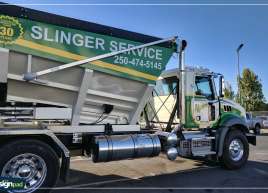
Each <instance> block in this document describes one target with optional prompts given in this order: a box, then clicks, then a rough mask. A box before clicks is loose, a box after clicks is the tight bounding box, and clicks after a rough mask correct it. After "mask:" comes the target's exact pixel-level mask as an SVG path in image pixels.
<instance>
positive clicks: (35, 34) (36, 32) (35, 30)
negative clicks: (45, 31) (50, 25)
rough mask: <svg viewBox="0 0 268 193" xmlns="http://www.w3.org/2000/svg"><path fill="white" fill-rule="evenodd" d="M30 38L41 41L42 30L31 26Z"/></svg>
mask: <svg viewBox="0 0 268 193" xmlns="http://www.w3.org/2000/svg"><path fill="white" fill-rule="evenodd" d="M31 37H32V38H33V39H36V40H40V39H42V28H41V27H39V26H36V25H35V26H33V27H32V33H31Z"/></svg>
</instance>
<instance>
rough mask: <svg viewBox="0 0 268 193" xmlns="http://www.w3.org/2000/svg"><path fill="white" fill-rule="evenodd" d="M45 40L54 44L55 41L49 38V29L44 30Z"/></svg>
mask: <svg viewBox="0 0 268 193" xmlns="http://www.w3.org/2000/svg"><path fill="white" fill-rule="evenodd" d="M44 40H46V41H48V42H53V39H51V38H49V37H48V29H47V28H45V29H44Z"/></svg>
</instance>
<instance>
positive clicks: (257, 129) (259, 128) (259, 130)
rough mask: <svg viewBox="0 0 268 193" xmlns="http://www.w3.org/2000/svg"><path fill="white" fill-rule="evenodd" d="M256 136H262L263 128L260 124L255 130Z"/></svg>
mask: <svg viewBox="0 0 268 193" xmlns="http://www.w3.org/2000/svg"><path fill="white" fill-rule="evenodd" d="M254 134H255V135H260V134H261V127H260V125H259V124H257V125H256V126H255V128H254Z"/></svg>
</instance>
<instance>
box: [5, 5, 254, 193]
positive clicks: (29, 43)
mask: <svg viewBox="0 0 268 193" xmlns="http://www.w3.org/2000/svg"><path fill="white" fill-rule="evenodd" d="M185 48H186V41H185V40H181V39H180V38H178V37H176V36H174V37H170V38H166V39H161V38H156V37H152V36H148V35H143V34H139V33H134V32H130V31H126V30H122V29H116V28H113V27H109V26H103V25H100V24H95V23H90V22H86V21H81V20H77V19H72V18H68V17H63V16H59V15H54V14H50V13H45V12H41V11H37V10H32V9H28V8H24V7H19V6H14V5H6V4H5V5H2V6H0V59H1V60H0V63H1V65H0V67H1V70H0V155H1V156H0V174H1V177H3V178H10V179H20V180H22V182H23V183H24V186H23V188H22V189H20V190H17V189H16V190H12V191H13V192H25V193H28V192H48V191H49V189H43V187H49V188H52V187H53V186H54V185H55V184H56V182H57V180H58V178H59V179H61V180H66V178H67V176H68V175H67V174H68V169H69V164H70V157H71V156H75V155H80V156H91V157H92V163H91V162H89V163H88V164H93V162H108V161H115V160H122V159H134V158H142V157H154V156H158V155H159V154H160V153H164V154H166V155H167V158H168V159H170V160H174V159H176V157H177V156H182V157H188V158H189V159H191V158H195V159H197V158H199V157H202V158H203V157H208V158H210V159H213V160H215V161H219V162H220V163H222V164H223V165H224V166H225V167H226V168H228V169H238V168H240V167H242V166H243V165H244V164H245V163H246V162H247V159H248V154H249V143H251V144H253V145H255V144H256V137H255V136H254V135H251V134H250V133H249V130H248V127H247V124H246V122H245V110H244V109H243V108H242V107H240V106H239V105H238V104H236V103H234V102H232V101H227V100H225V99H223V95H222V85H223V75H221V74H219V73H213V72H211V71H209V70H204V69H200V68H189V67H185V65H184V52H185ZM176 54H177V55H178V56H179V57H178V58H179V61H178V68H177V69H175V70H173V71H165V68H166V65H167V63H168V61H169V59H170V58H171V56H172V55H176ZM161 74H162V75H161ZM159 77H160V78H159ZM216 81H217V82H218V83H219V91H216V86H215V82H216ZM161 89H162V91H163V92H164V93H166V92H168V93H169V95H172V97H173V99H174V101H175V104H174V105H173V106H172V108H171V110H169V113H170V114H169V115H168V118H166V120H162V121H161V120H159V119H158V118H157V117H158V116H157V114H158V112H159V109H158V108H155V105H153V104H151V102H150V101H151V99H153V98H156V97H158V96H159V95H161ZM166 101H168V100H162V104H161V105H160V107H165V106H166V104H167V103H166ZM159 125H160V126H159ZM189 130H191V131H189ZM77 150H79V151H77ZM3 155H4V156H3ZM126 172H127V171H126Z"/></svg>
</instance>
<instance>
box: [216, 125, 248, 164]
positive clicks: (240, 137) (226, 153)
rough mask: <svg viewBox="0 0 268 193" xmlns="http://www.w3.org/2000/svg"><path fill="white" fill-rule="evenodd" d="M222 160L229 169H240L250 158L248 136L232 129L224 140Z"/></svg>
mask: <svg viewBox="0 0 268 193" xmlns="http://www.w3.org/2000/svg"><path fill="white" fill-rule="evenodd" d="M223 148H224V149H223V155H222V157H221V162H222V164H223V166H224V167H225V168H227V169H239V168H241V167H242V166H244V165H245V164H246V162H247V160H248V155H249V145H248V141H247V138H246V136H245V135H244V134H243V133H242V132H241V131H239V130H231V131H230V132H229V133H228V134H227V136H226V139H225V141H224V147H223Z"/></svg>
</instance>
